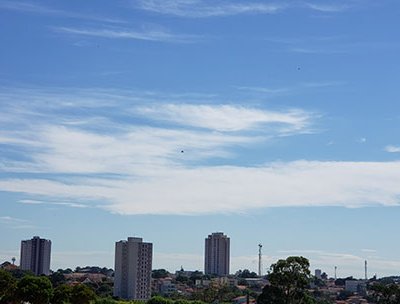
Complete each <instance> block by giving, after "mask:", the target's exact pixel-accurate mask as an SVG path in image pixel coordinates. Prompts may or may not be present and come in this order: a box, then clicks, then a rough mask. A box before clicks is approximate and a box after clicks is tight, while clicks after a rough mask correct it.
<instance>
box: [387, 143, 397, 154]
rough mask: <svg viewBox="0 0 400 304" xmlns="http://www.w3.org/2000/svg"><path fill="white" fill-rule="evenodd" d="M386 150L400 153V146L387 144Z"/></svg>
mask: <svg viewBox="0 0 400 304" xmlns="http://www.w3.org/2000/svg"><path fill="white" fill-rule="evenodd" d="M385 151H386V152H389V153H400V147H399V146H391V145H390V146H386V147H385Z"/></svg>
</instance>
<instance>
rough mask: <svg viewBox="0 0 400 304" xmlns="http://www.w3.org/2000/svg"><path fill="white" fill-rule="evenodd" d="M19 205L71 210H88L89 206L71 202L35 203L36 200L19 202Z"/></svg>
mask: <svg viewBox="0 0 400 304" xmlns="http://www.w3.org/2000/svg"><path fill="white" fill-rule="evenodd" d="M18 202H19V203H21V204H25V205H58V206H67V207H72V208H88V207H89V206H88V205H86V204H79V203H72V202H45V201H36V200H19V201H18Z"/></svg>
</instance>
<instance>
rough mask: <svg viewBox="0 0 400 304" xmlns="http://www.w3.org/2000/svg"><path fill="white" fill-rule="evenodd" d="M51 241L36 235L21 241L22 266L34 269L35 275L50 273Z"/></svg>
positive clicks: (26, 268)
mask: <svg viewBox="0 0 400 304" xmlns="http://www.w3.org/2000/svg"><path fill="white" fill-rule="evenodd" d="M50 255H51V241H50V240H45V239H41V238H40V237H38V236H34V237H33V239H31V240H26V241H21V259H20V268H21V269H22V270H29V271H32V272H33V273H34V274H35V275H41V274H44V275H49V274H50Z"/></svg>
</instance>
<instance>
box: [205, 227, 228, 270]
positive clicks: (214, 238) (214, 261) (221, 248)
mask: <svg viewBox="0 0 400 304" xmlns="http://www.w3.org/2000/svg"><path fill="white" fill-rule="evenodd" d="M229 256H230V239H229V237H228V236H226V235H224V234H223V233H222V232H215V233H212V234H210V235H209V236H208V237H207V238H206V243H205V256H204V273H205V274H213V275H218V276H227V275H229Z"/></svg>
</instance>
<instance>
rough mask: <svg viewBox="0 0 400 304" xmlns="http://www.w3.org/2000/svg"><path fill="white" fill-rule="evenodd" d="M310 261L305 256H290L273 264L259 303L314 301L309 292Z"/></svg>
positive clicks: (294, 303)
mask: <svg viewBox="0 0 400 304" xmlns="http://www.w3.org/2000/svg"><path fill="white" fill-rule="evenodd" d="M309 267H310V263H309V262H308V260H307V259H306V258H304V257H288V258H287V259H286V260H279V261H278V262H276V263H275V264H272V265H271V268H270V272H269V275H268V280H269V283H270V285H267V286H265V287H264V289H263V291H262V293H261V295H260V296H259V297H258V300H257V303H259V304H305V303H314V300H313V298H312V297H311V296H310V294H309V293H308V292H307V287H308V286H309V282H310V270H309Z"/></svg>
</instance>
